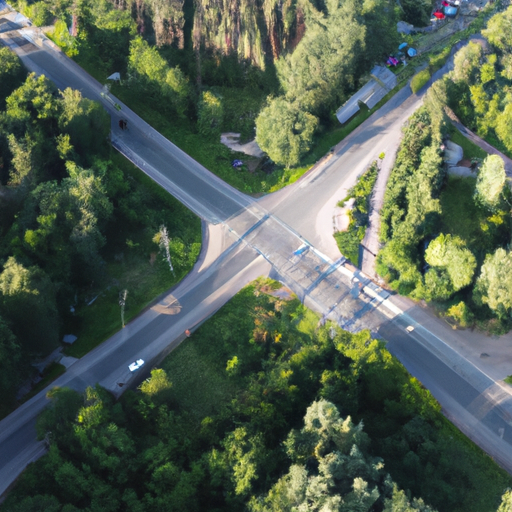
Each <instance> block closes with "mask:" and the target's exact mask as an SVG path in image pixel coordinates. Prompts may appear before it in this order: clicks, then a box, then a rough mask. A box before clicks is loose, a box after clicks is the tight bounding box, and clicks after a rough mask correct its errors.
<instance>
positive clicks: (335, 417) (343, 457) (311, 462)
mask: <svg viewBox="0 0 512 512" xmlns="http://www.w3.org/2000/svg"><path fill="white" fill-rule="evenodd" d="M368 442H369V440H368V438H367V436H366V434H365V433H364V432H363V431H362V425H361V424H359V425H357V426H356V425H354V424H353V423H352V421H351V420H350V417H347V418H345V419H343V418H341V417H340V414H339V411H338V409H337V408H336V406H335V405H334V404H332V403H330V402H328V401H326V400H323V399H322V400H320V401H317V402H313V403H312V404H311V406H310V407H308V410H307V412H306V416H305V417H304V428H303V429H302V430H301V431H300V433H299V432H297V431H292V432H291V433H290V435H289V436H288V439H287V441H286V443H285V446H286V448H287V452H288V455H289V456H290V457H291V459H292V460H303V459H302V457H301V454H303V453H307V454H308V458H307V460H306V461H305V464H292V466H291V467H290V470H289V472H288V473H287V474H286V475H285V476H284V477H282V478H281V479H280V480H279V481H278V482H277V484H276V485H274V486H273V487H272V489H271V490H270V491H269V493H268V495H267V496H265V497H263V498H261V499H254V498H253V499H252V500H251V502H250V507H249V508H250V510H251V511H252V512H271V511H272V512H274V511H275V512H278V511H279V512H281V511H289V512H292V511H295V510H312V511H318V512H321V511H328V510H339V511H343V512H349V511H352V510H358V511H362V512H364V511H369V510H371V509H372V507H373V505H374V503H375V502H376V501H377V500H378V498H379V496H380V491H379V489H378V483H380V482H381V480H382V476H383V475H382V470H383V468H384V465H383V464H382V460H381V459H378V458H372V457H369V456H367V455H366V454H365V449H366V447H367V445H368ZM298 455H299V456H298Z"/></svg>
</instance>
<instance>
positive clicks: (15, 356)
mask: <svg viewBox="0 0 512 512" xmlns="http://www.w3.org/2000/svg"><path fill="white" fill-rule="evenodd" d="M20 360H21V347H20V345H19V343H18V340H17V339H16V336H14V334H13V332H12V331H11V329H10V328H9V326H8V325H7V322H6V321H5V320H4V319H3V318H2V317H0V393H1V394H2V396H3V397H5V402H10V397H11V396H13V391H14V390H15V389H16V386H17V385H18V384H19V382H20V374H21V373H22V372H21V371H20V370H21V369H20V365H19V363H20ZM5 405H6V406H7V405H10V403H9V404H8V403H5ZM2 412H3V411H2V409H1V406H0V414H1V413H2Z"/></svg>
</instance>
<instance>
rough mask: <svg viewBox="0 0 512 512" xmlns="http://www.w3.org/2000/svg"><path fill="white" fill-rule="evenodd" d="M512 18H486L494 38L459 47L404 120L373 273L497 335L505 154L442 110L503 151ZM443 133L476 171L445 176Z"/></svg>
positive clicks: (502, 290) (504, 244) (501, 305)
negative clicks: (486, 146)
mask: <svg viewBox="0 0 512 512" xmlns="http://www.w3.org/2000/svg"><path fill="white" fill-rule="evenodd" d="M510 16H512V8H509V9H508V10H506V11H504V12H502V13H499V14H496V15H495V16H494V17H493V18H491V19H490V20H489V22H488V25H487V27H488V28H487V29H486V30H484V31H483V34H484V35H486V36H487V37H488V39H489V42H490V43H491V45H492V46H488V47H486V48H488V49H487V50H486V52H485V54H484V50H483V49H482V46H481V45H480V44H477V43H469V44H468V45H467V46H465V47H463V48H462V49H461V50H460V51H459V52H458V53H457V54H456V56H455V60H454V70H453V72H452V73H451V74H450V75H449V76H447V77H446V78H444V79H443V80H442V81H438V82H436V83H435V84H434V86H433V87H432V88H431V89H430V90H429V92H428V94H427V99H426V106H425V107H424V108H423V109H422V110H420V111H418V112H417V113H415V114H414V115H413V116H412V118H411V119H410V121H409V124H408V126H407V127H406V128H405V131H404V138H403V141H402V144H401V146H400V150H399V152H398V156H397V161H396V165H395V168H394V169H393V172H392V175H391V178H390V180H389V182H388V188H387V191H386V196H385V204H384V207H383V210H382V231H381V239H382V241H383V242H384V243H385V246H384V248H383V249H382V250H381V252H380V253H379V257H378V272H379V273H380V274H381V275H382V276H383V277H384V278H385V279H386V280H387V281H388V283H389V285H390V286H391V287H392V288H393V289H396V290H397V291H398V292H399V293H401V294H403V295H408V296H410V297H413V298H415V299H424V300H427V301H430V302H435V303H438V304H440V305H441V309H442V310H444V312H445V313H446V314H447V315H449V316H451V317H452V318H454V319H455V320H456V321H457V322H459V324H460V325H461V326H463V327H467V326H470V325H474V324H475V323H477V324H478V325H480V326H481V327H483V328H485V329H488V330H490V331H492V332H496V333H499V332H503V331H505V330H509V329H510V327H511V324H510V313H511V311H512V295H511V294H510V290H511V288H510V279H511V274H510V271H509V268H510V267H509V266H508V265H509V263H508V262H509V260H510V258H511V256H510V253H509V243H510V238H511V235H512V225H511V215H510V204H511V192H510V188H509V186H508V185H507V184H506V175H505V169H504V162H503V160H502V159H501V158H500V157H498V156H495V155H486V153H485V152H483V151H482V150H481V149H480V148H477V147H476V146H475V145H474V144H472V143H471V142H469V141H467V140H465V139H464V138H463V137H462V136H461V135H460V134H459V132H457V131H456V130H455V129H454V128H453V127H451V126H449V121H448V118H447V117H446V116H445V111H444V109H445V106H446V105H448V106H450V107H451V108H452V109H453V110H455V112H456V113H457V114H458V115H459V116H461V118H462V120H463V122H469V123H470V122H471V120H473V122H474V123H475V124H476V126H472V125H471V124H470V126H469V127H470V128H473V129H475V130H477V131H479V132H480V134H481V135H482V136H485V135H486V134H487V136H488V137H489V136H490V138H491V139H490V141H491V140H493V139H499V144H498V146H501V147H502V148H503V149H504V151H506V150H507V147H506V143H507V140H508V138H507V137H509V136H512V135H511V134H512V131H511V130H512V123H510V122H509V121H508V117H507V115H508V110H509V107H510V106H512V104H510V105H509V103H508V101H509V98H508V96H506V93H505V91H507V90H508V89H510V86H512V75H511V76H510V77H509V76H508V74H507V71H506V69H507V68H506V65H507V62H508V61H507V59H508V52H509V51H512V40H511V41H508V40H507V39H506V38H504V37H503V35H502V34H503V32H502V31H501V27H502V25H503V23H509V18H510ZM501 91H503V92H501ZM491 95H492V96H491ZM491 97H492V99H491ZM511 111H512V110H511ZM446 136H451V137H452V139H453V140H454V141H455V142H460V143H461V146H462V147H463V150H464V156H465V158H466V159H467V160H471V161H472V165H473V166H474V165H477V164H479V169H478V175H477V177H476V178H459V177H448V176H447V174H446V166H445V164H444V163H443V161H442V153H441V141H442V139H443V138H444V137H446Z"/></svg>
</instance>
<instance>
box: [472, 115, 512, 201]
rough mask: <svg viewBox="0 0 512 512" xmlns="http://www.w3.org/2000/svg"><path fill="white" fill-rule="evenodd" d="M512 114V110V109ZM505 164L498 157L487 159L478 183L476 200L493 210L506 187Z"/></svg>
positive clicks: (490, 156) (493, 156)
mask: <svg viewBox="0 0 512 512" xmlns="http://www.w3.org/2000/svg"><path fill="white" fill-rule="evenodd" d="M511 112H512V109H511ZM505 179H506V175H505V163H504V162H503V159H502V158H501V157H500V156H498V155H489V156H487V157H486V158H485V160H484V162H483V164H482V167H481V168H480V172H479V173H478V178H477V181H476V188H475V198H476V200H477V201H478V202H479V203H480V204H482V205H483V206H485V207H486V208H489V209H491V210H493V209H495V208H497V207H498V206H499V204H500V202H501V199H502V192H503V187H504V186H505Z"/></svg>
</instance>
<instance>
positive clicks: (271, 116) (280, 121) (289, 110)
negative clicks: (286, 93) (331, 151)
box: [256, 98, 318, 167]
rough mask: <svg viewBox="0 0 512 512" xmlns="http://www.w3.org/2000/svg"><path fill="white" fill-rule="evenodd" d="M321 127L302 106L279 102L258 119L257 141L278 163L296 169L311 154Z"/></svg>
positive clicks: (265, 110) (283, 101) (280, 100)
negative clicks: (309, 152)
mask: <svg viewBox="0 0 512 512" xmlns="http://www.w3.org/2000/svg"><path fill="white" fill-rule="evenodd" d="M317 125H318V119H317V118H316V117H314V116H313V115H311V114H308V113H307V112H304V111H303V110H302V109H301V108H300V107H299V105H298V104H296V103H290V102H289V101H287V100H286V99H284V98H275V99H273V100H271V101H270V102H269V104H268V105H267V106H266V107H265V108H264V109H263V110H262V111H261V112H260V114H259V116H258V118H257V119H256V140H257V142H258V144H259V146H260V147H261V149H263V151H265V152H266V153H268V155H269V157H270V158H271V159H272V160H273V161H274V162H276V163H278V164H281V165H285V166H286V167H293V166H295V165H298V163H299V162H300V158H301V157H302V156H303V155H304V154H305V153H307V152H308V151H309V148H310V145H311V142H312V139H313V134H314V132H315V130H316V127H317Z"/></svg>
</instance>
